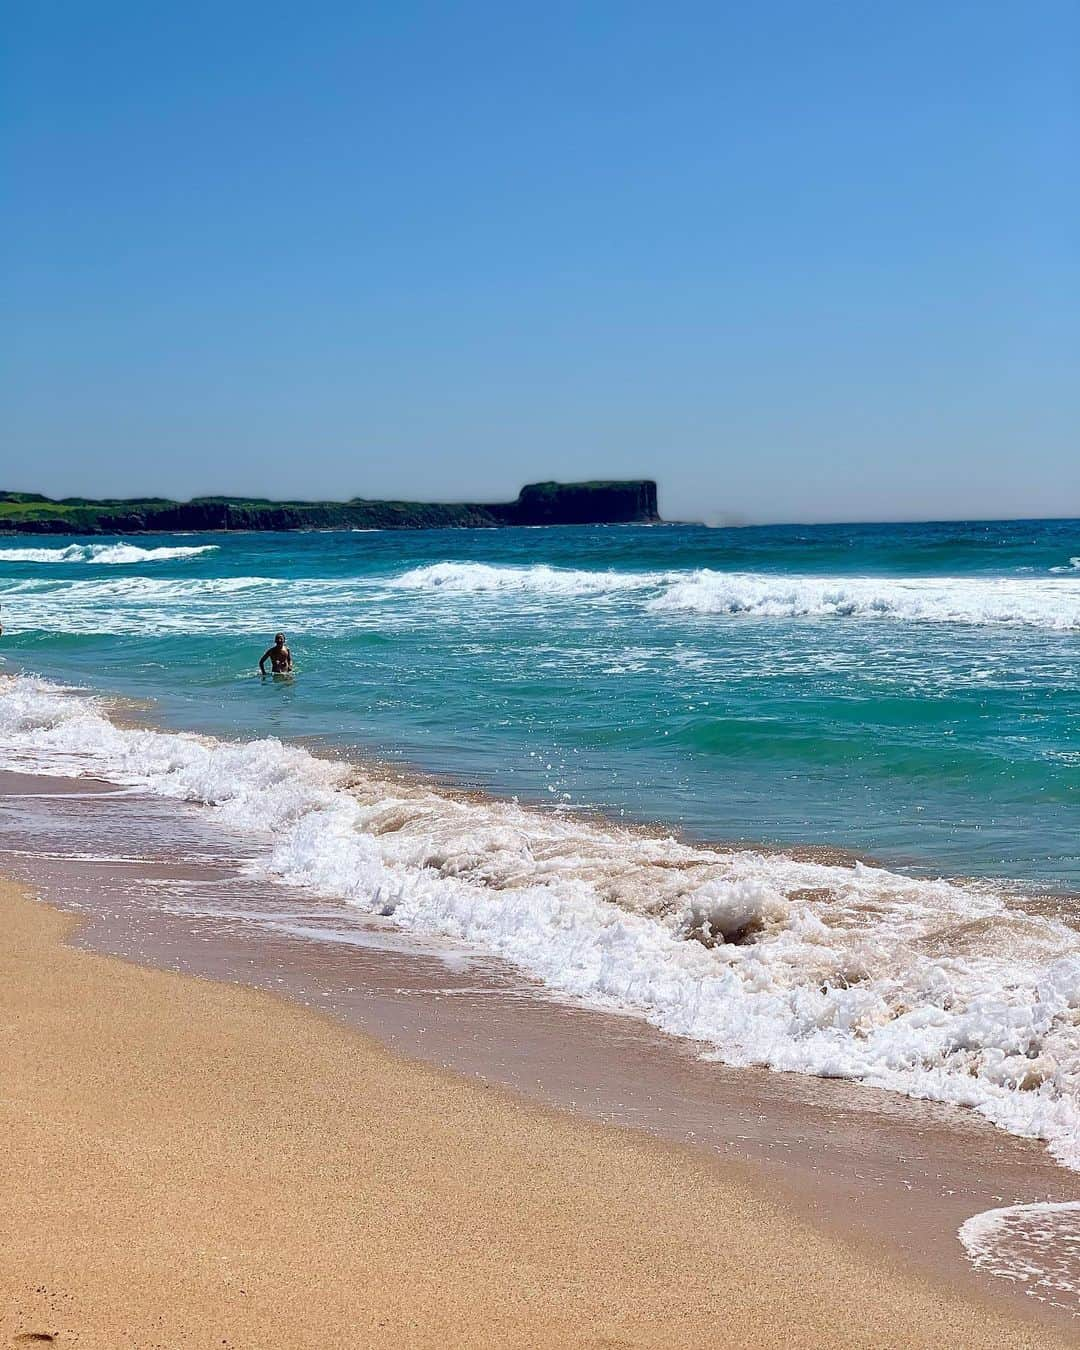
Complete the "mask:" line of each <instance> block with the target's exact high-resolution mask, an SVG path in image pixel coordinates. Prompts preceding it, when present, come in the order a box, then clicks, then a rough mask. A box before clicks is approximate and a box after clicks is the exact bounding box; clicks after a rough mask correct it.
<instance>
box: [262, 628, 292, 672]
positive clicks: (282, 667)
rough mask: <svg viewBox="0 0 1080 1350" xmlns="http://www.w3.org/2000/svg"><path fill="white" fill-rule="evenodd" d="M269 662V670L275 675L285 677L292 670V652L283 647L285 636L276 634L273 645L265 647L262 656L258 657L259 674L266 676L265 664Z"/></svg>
mask: <svg viewBox="0 0 1080 1350" xmlns="http://www.w3.org/2000/svg"><path fill="white" fill-rule="evenodd" d="M267 661H269V662H270V669H271V670H272V671H273V672H274V674H275V675H285V674H287V673H288V672H289V671H290V670H292V652H291V651H289V649H288V647H286V645H285V634H284V633H278V634H277V635H276V636H275V638H274V645H273V646H272V647H267V649H266V651H264V652H263V654H262V656H260V657H259V672H260V673H261V674H263V675H265V674H266V663H267Z"/></svg>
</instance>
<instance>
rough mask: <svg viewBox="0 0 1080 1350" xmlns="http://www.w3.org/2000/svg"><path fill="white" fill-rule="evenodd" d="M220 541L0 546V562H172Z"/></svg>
mask: <svg viewBox="0 0 1080 1350" xmlns="http://www.w3.org/2000/svg"><path fill="white" fill-rule="evenodd" d="M217 547H218V545H217V544H193V545H191V546H180V545H177V546H176V547H163V548H140V547H139V546H138V545H137V544H68V545H66V546H65V547H64V548H0V562H9V563H94V564H95V565H96V566H101V565H105V566H116V565H118V564H128V563H153V562H171V561H173V560H175V559H177V558H194V557H196V556H198V555H199V554H200V553H211V552H213V551H214V550H215V549H216V548H217Z"/></svg>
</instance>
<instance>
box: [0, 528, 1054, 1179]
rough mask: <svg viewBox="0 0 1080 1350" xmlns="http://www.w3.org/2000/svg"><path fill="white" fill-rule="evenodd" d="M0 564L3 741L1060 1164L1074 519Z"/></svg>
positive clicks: (525, 534) (207, 551) (373, 906)
mask: <svg viewBox="0 0 1080 1350" xmlns="http://www.w3.org/2000/svg"><path fill="white" fill-rule="evenodd" d="M0 602H2V606H3V609H2V616H0V617H2V619H3V624H4V630H5V631H4V634H3V638H2V639H0V653H2V656H3V659H4V662H5V666H4V669H5V670H6V673H7V674H8V675H10V676H12V677H13V678H10V679H7V680H4V681H0V767H8V768H27V767H29V768H32V769H35V770H36V771H40V772H51V773H72V772H93V773H97V774H100V775H102V776H106V777H109V778H112V779H114V780H116V781H119V782H123V783H130V784H132V785H135V786H138V787H140V788H141V789H143V790H148V791H151V792H154V793H157V794H159V795H161V796H165V797H170V796H171V797H176V798H180V799H183V800H186V801H192V802H201V803H205V804H206V805H207V807H208V816H209V817H214V818H217V819H220V821H221V822H222V824H223V825H227V826H228V828H229V829H230V830H234V831H235V830H240V831H242V832H245V834H246V835H247V836H248V837H249V838H250V839H251V840H252V841H253V842H254V843H255V844H257V846H258V848H259V850H261V852H260V855H259V856H260V861H259V863H258V866H259V867H260V868H262V870H263V872H264V874H265V875H266V876H267V877H271V878H275V879H279V880H281V881H284V882H287V883H289V884H290V885H293V886H297V885H299V886H303V887H307V888H309V889H310V890H312V891H314V892H318V893H319V894H320V895H323V896H327V897H333V898H336V899H338V900H340V901H343V902H346V903H347V904H349V905H353V906H356V907H358V908H360V909H361V910H364V911H366V912H371V913H376V914H381V915H384V916H387V917H390V918H392V919H393V921H394V922H396V923H399V924H401V925H402V926H404V927H407V928H410V929H413V930H416V931H420V932H423V933H425V934H429V935H432V936H434V937H436V938H438V937H448V938H453V939H455V940H460V941H465V942H468V943H471V944H474V945H475V946H477V947H478V948H481V949H483V950H485V951H489V952H492V953H495V954H497V955H499V956H501V957H503V958H505V959H507V960H509V961H511V962H512V963H514V964H515V965H516V966H518V967H519V968H520V969H522V970H523V971H525V972H527V973H528V974H530V975H532V976H534V977H536V978H537V979H539V980H541V981H543V982H544V983H545V984H546V985H547V986H548V987H549V988H550V989H551V990H553V991H555V992H557V993H558V994H560V995H570V996H573V997H576V998H580V999H583V1000H585V1001H586V1002H588V1003H591V1004H594V1005H596V1006H599V1007H604V1008H615V1009H619V1010H623V1011H626V1012H630V1013H633V1014H635V1015H637V1016H639V1017H642V1018H644V1019H646V1020H647V1021H649V1022H650V1023H652V1024H653V1025H654V1026H656V1027H659V1028H660V1029H661V1030H664V1031H668V1032H671V1033H673V1034H677V1035H680V1036H688V1037H691V1038H693V1039H695V1040H697V1041H698V1042H700V1043H701V1044H702V1047H703V1049H704V1051H705V1052H706V1053H708V1054H710V1055H713V1056H715V1057H717V1058H719V1059H723V1060H724V1061H726V1062H727V1063H731V1064H737V1065H741V1064H747V1065H749V1064H754V1065H766V1066H768V1067H771V1068H775V1069H786V1070H795V1071H798V1072H801V1073H807V1074H815V1075H820V1076H824V1077H844V1078H847V1079H850V1080H853V1081H855V1082H862V1083H868V1084H872V1085H874V1086H877V1087H884V1088H889V1089H892V1090H894V1091H898V1092H903V1093H906V1094H908V1095H911V1096H916V1097H925V1098H929V1099H932V1100H935V1101H939V1102H945V1103H953V1104H956V1105H963V1106H968V1107H971V1108H973V1109H975V1110H977V1111H979V1112H981V1113H982V1114H983V1115H985V1116H986V1117H987V1118H988V1119H989V1120H991V1121H992V1122H993V1123H994V1124H996V1125H998V1126H999V1127H1001V1128H1002V1129H1005V1130H1008V1131H1010V1132H1012V1133H1015V1134H1021V1135H1026V1136H1031V1137H1036V1138H1040V1139H1043V1140H1045V1141H1046V1142H1047V1144H1048V1146H1049V1147H1050V1149H1051V1150H1052V1152H1053V1153H1054V1155H1055V1157H1057V1158H1058V1159H1060V1160H1061V1161H1063V1162H1065V1163H1066V1164H1068V1165H1070V1166H1074V1167H1075V1166H1080V931H1078V924H1080V905H1078V902H1077V899H1076V897H1077V895H1078V894H1080V830H1078V813H1077V806H1078V803H1080V735H1078V733H1080V522H1078V521H1060V520H1059V521H1012V522H968V523H945V524H931V525H845V526H784V527H761V528H744V529H710V528H705V527H701V526H683V525H658V526H651V527H638V526H625V527H595V528H593V527H573V528H540V529H523V530H517V529H503V530H480V531H425V532H415V533H412V532H378V531H367V532H336V533H309V534H235V535H206V536H201V535H192V536H177V535H169V536H142V537H139V538H138V539H124V540H102V539H69V538H54V537H50V538H29V537H25V536H24V537H7V538H4V539H0ZM279 629H280V630H283V631H284V632H285V633H286V634H287V637H288V641H289V644H290V646H291V648H292V651H293V656H294V660H295V665H296V670H295V674H294V676H293V677H292V678H289V679H269V678H268V679H262V678H260V677H259V675H258V674H257V672H256V662H257V660H258V657H259V656H260V655H261V653H262V652H263V650H264V649H265V648H266V647H267V646H268V645H269V644H270V642H271V640H272V638H273V634H274V633H275V632H276V631H277V630H279Z"/></svg>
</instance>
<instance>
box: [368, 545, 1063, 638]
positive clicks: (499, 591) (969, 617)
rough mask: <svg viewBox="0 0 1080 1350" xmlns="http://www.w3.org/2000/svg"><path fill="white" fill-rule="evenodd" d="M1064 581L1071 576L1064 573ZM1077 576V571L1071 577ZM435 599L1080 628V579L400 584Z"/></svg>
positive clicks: (753, 575)
mask: <svg viewBox="0 0 1080 1350" xmlns="http://www.w3.org/2000/svg"><path fill="white" fill-rule="evenodd" d="M1054 570H1056V571H1060V572H1062V573H1064V572H1065V571H1066V569H1064V568H1061V569H1054ZM1068 570H1069V571H1070V572H1071V571H1072V569H1071V568H1070V569H1068ZM388 585H389V587H390V588H391V589H397V590H408V591H418V592H427V593H430V594H432V595H448V596H451V597H453V596H463V597H477V596H483V595H489V596H496V597H506V598H509V599H513V598H514V597H524V598H527V599H529V600H561V599H567V598H575V597H584V598H588V597H603V596H609V595H611V596H614V595H619V594H625V595H627V597H628V598H629V599H630V600H632V601H638V602H639V603H640V604H642V605H643V606H644V607H645V609H647V610H648V611H649V612H650V613H652V614H656V615H663V614H699V615H706V616H716V617H744V618H765V619H888V620H893V621H896V622H919V623H953V624H973V625H1006V626H1020V627H1035V628H1048V629H1056V630H1061V631H1068V630H1072V629H1077V628H1080V577H1076V576H1075V575H1071V576H1068V577H1066V576H1062V577H1061V578H1060V579H1058V578H1054V579H1053V580H1051V579H1049V578H1046V577H1043V578H1038V577H1022V578H1017V577H1001V578H995V577H934V578H926V577H865V576H789V575H774V574H771V573H767V572H719V571H711V570H709V569H707V568H706V569H699V570H697V571H692V572H689V571H682V572H680V571H663V572H630V571H617V570H614V569H612V570H607V571H599V570H597V571H589V570H585V569H581V568H561V567H551V566H548V565H546V564H540V565H532V566H520V567H511V566H492V565H491V564H488V563H477V562H441V563H432V564H429V565H427V566H424V567H416V568H412V569H410V570H409V571H408V572H405V573H403V574H402V575H401V576H398V577H396V578H393V579H392V580H391V581H390V582H389V583H388Z"/></svg>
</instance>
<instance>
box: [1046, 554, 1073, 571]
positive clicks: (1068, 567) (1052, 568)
mask: <svg viewBox="0 0 1080 1350" xmlns="http://www.w3.org/2000/svg"><path fill="white" fill-rule="evenodd" d="M1050 571H1051V572H1080V557H1077V558H1070V559H1069V563H1068V566H1067V567H1051V569H1050Z"/></svg>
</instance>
